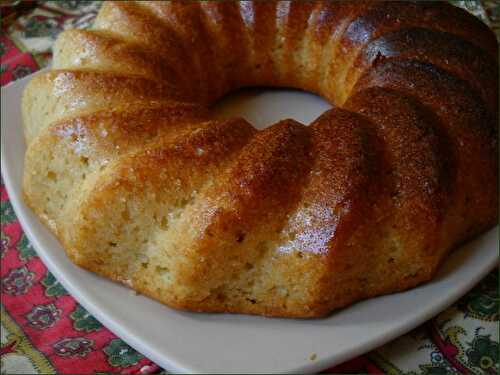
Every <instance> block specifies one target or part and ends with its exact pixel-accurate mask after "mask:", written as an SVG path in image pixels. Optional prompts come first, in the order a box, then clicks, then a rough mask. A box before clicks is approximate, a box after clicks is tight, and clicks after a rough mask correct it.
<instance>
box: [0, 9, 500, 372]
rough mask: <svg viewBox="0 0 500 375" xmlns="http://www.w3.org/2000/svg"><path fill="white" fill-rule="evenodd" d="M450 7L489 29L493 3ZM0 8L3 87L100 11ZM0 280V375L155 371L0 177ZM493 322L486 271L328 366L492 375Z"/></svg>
mask: <svg viewBox="0 0 500 375" xmlns="http://www.w3.org/2000/svg"><path fill="white" fill-rule="evenodd" d="M6 3H10V4H8V5H7V4H6ZM455 3H456V4H457V5H459V6H462V7H464V8H467V9H468V10H470V11H471V12H472V13H474V14H475V15H476V16H478V17H480V18H481V19H483V21H485V22H486V23H487V24H488V25H489V26H490V27H492V28H493V29H495V31H496V32H497V33H498V30H499V29H498V27H499V23H500V22H499V21H500V3H499V2H498V1H495V0H492V1H482V2H471V1H456V2H455ZM0 4H2V5H1V8H0V11H1V17H2V34H1V36H0V56H1V68H0V69H1V70H0V72H1V85H2V86H3V85H5V84H7V83H9V82H10V81H13V80H16V79H18V78H21V77H23V76H26V75H28V74H30V73H32V72H34V71H36V70H37V69H39V68H41V67H43V66H45V65H46V64H47V63H48V62H49V61H50V57H51V53H50V48H51V46H52V43H53V42H54V39H55V38H56V36H57V34H58V33H59V32H61V31H62V30H64V29H68V28H85V27H88V26H89V25H90V23H91V21H92V20H93V19H94V17H95V15H96V14H97V11H98V8H99V3H98V2H91V1H75V0H70V1H61V2H55V1H48V2H34V1H25V2H20V1H10V2H9V1H7V2H4V1H3V2H0ZM497 35H498V34H497ZM0 278H1V293H2V294H1V350H0V353H1V372H2V373H23V374H31V373H71V374H74V373H97V372H113V373H141V374H146V373H162V372H163V370H162V369H161V368H159V367H158V366H157V365H155V364H154V363H152V362H151V361H150V360H148V359H147V358H145V357H144V356H143V355H142V354H140V353H138V352H137V351H135V350H134V349H132V348H131V347H130V346H128V345H127V344H126V343H125V342H123V341H122V340H121V339H119V338H118V337H116V336H115V335H114V334H113V333H111V332H110V331H109V330H108V329H106V327H103V326H102V324H101V323H100V322H99V321H98V320H96V319H95V318H94V317H93V316H92V315H90V314H89V313H88V312H87V311H85V309H84V308H83V307H81V306H80V305H79V304H78V303H77V302H76V301H75V300H74V299H73V298H72V297H71V296H70V295H68V293H67V292H66V290H64V288H63V287H62V285H61V284H59V282H58V281H57V280H56V279H55V278H54V276H53V275H52V274H51V273H50V272H49V271H48V270H47V268H46V267H45V265H44V264H43V263H42V261H41V260H40V259H39V258H38V256H37V255H36V253H35V251H34V250H33V248H32V247H31V245H30V243H29V242H28V240H27V238H26V236H25V234H24V233H23V230H22V228H21V226H20V224H19V222H18V221H17V218H16V215H15V213H14V211H13V209H12V206H11V204H10V202H9V198H8V196H7V192H6V191H5V187H4V186H3V183H2V185H1V272H0ZM498 321H499V293H498V270H495V271H494V272H492V273H491V274H489V275H488V276H487V277H486V278H485V279H484V280H483V281H482V282H481V283H479V284H478V285H477V286H476V287H475V288H474V289H473V290H472V291H471V292H470V293H469V294H467V295H466V296H465V297H463V298H462V299H460V301H458V302H457V303H456V304H455V305H453V306H452V307H450V308H448V309H447V310H446V311H444V312H442V313H441V314H439V315H438V316H437V317H435V318H434V319H432V320H430V321H429V322H427V323H425V324H424V325H422V326H420V327H418V328H417V329H415V330H413V331H412V332H410V333H408V334H406V335H404V336H402V337H400V338H398V339H396V340H394V341H393V342H391V343H389V344H386V345H384V346H382V347H380V348H378V349H377V350H375V351H373V352H371V353H368V354H365V355H363V356H361V357H358V358H355V359H353V360H351V361H349V362H347V363H344V364H342V365H340V366H336V367H334V368H333V369H330V370H329V372H337V373H353V372H366V373H390V374H402V373H412V374H416V373H423V374H445V373H465V374H467V373H477V374H481V373H487V374H497V373H498V372H499V370H500V367H499V345H498V341H499V337H498V336H499V334H498V328H499V324H498ZM163 373H164V372H163Z"/></svg>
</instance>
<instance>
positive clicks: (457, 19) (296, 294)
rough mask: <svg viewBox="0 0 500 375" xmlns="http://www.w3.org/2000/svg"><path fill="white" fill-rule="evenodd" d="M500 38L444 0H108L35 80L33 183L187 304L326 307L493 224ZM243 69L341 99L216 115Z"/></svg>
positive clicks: (113, 270)
mask: <svg viewBox="0 0 500 375" xmlns="http://www.w3.org/2000/svg"><path fill="white" fill-rule="evenodd" d="M497 53H498V44H497V41H496V39H495V36H494V34H493V33H492V32H491V31H490V30H489V29H488V28H487V27H486V26H485V25H483V24H482V23H481V22H480V21H479V20H477V19H476V18H475V17H473V16H471V15H469V14H467V13H466V12H465V11H462V10H461V9H459V8H456V7H453V6H451V5H449V4H447V3H443V2H437V3H433V2H421V3H415V2H393V1H389V2H380V1H375V2H369V1H367V2H365V1H353V2H337V1H276V2H275V1H255V2H252V1H242V2H224V1H222V2H219V1H208V2H185V1H183V2H157V1H151V2H105V3H104V4H103V5H102V8H101V10H100V12H99V14H98V16H97V19H96V21H95V24H94V26H93V28H92V29H91V30H86V31H84V30H69V31H65V32H63V33H62V34H61V35H60V36H59V38H58V40H57V42H56V44H55V47H54V61H53V66H52V70H50V71H48V72H45V73H43V74H40V75H38V76H36V77H35V78H33V79H32V80H31V82H30V83H29V84H28V86H27V88H26V90H25V92H24V95H23V100H22V113H23V121H24V132H25V138H26V142H27V145H28V148H27V152H26V160H25V169H24V196H25V200H26V203H27V204H28V205H29V206H30V207H31V208H32V209H33V211H34V212H35V213H36V214H37V215H38V216H39V217H40V219H41V220H42V221H43V222H44V223H45V224H46V225H47V226H48V227H49V228H50V229H51V230H52V231H53V233H54V234H55V235H56V236H57V237H58V239H59V240H60V242H61V243H62V245H63V247H64V248H65V250H66V252H67V254H68V256H69V257H70V258H71V259H72V261H73V262H74V263H76V264H77V265H79V266H81V267H83V268H85V269H88V270H90V271H93V272H96V273H98V274H100V275H103V276H105V277H108V278H110V279H113V280H116V281H119V282H122V283H125V284H127V285H129V286H130V287H131V288H133V289H135V290H137V291H139V292H140V293H142V294H145V295H148V296H151V297H152V298H154V299H156V300H158V301H161V302H162V303H165V304H167V305H169V306H172V307H174V308H179V309H187V310H192V311H205V312H232V313H246V314H260V315H267V316H283V317H318V316H323V315H325V314H328V313H330V312H331V311H332V310H334V309H336V308H339V307H342V306H346V305H348V304H351V303H353V302H355V301H357V300H360V299H364V298H368V297H372V296H376V295H380V294H384V293H391V292H395V291H401V290H404V289H407V288H411V287H414V286H416V285H417V284H419V283H422V282H424V281H427V280H430V279H431V278H432V276H433V275H434V273H435V271H436V269H437V268H438V267H439V265H440V263H441V262H442V261H443V259H444V258H445V257H446V255H447V254H448V252H449V251H450V250H451V249H452V248H453V247H455V246H457V245H458V244H460V243H462V242H463V241H466V240H468V239H470V238H472V237H474V236H476V235H478V234H479V233H481V232H484V231H485V230H487V229H488V228H490V227H492V226H493V225H495V224H496V222H497V217H498V145H497V134H498V123H497V119H498V56H497ZM247 86H278V87H290V88H299V89H302V90H306V91H309V92H313V93H316V94H318V95H321V96H322V97H324V98H326V99H327V100H328V101H329V102H330V103H331V104H332V105H333V107H334V108H333V109H332V110H329V111H327V112H325V113H324V114H322V115H321V116H320V117H319V118H318V119H316V120H315V121H314V122H313V123H312V124H311V125H310V126H304V125H303V124H300V123H298V122H296V121H293V120H283V121H280V122H279V123H277V124H275V125H273V126H270V127H268V128H266V129H265V130H262V131H257V130H256V129H254V128H253V127H252V126H251V125H250V124H249V123H248V122H246V121H245V120H243V119H241V118H234V119H225V120H223V119H219V118H216V117H214V116H213V115H212V114H211V111H210V107H211V105H212V104H213V103H215V102H216V101H217V100H218V99H219V98H221V97H222V96H224V95H226V94H227V93H229V92H231V91H233V90H236V89H238V88H241V87H247Z"/></svg>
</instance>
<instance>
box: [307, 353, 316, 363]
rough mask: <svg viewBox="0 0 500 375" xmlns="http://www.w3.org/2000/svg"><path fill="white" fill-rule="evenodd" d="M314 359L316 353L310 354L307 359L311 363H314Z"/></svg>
mask: <svg viewBox="0 0 500 375" xmlns="http://www.w3.org/2000/svg"><path fill="white" fill-rule="evenodd" d="M316 357H317V355H316V353H312V354H311V355H310V356H309V359H310V360H311V361H314V360H315V359H316Z"/></svg>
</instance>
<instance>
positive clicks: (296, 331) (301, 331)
mask: <svg viewBox="0 0 500 375" xmlns="http://www.w3.org/2000/svg"><path fill="white" fill-rule="evenodd" d="M26 82H27V80H26V79H24V80H21V81H17V82H15V83H13V84H11V85H9V86H8V87H6V88H3V89H2V107H1V109H2V126H1V128H2V133H1V135H2V174H3V177H4V180H5V184H6V186H7V190H8V192H9V195H10V198H11V201H12V204H13V206H14V209H15V211H16V213H17V215H18V218H19V220H20V221H21V224H22V226H23V228H24V230H25V231H26V234H27V235H28V237H29V239H30V240H31V242H32V244H33V245H34V247H35V249H36V250H37V251H38V254H39V255H40V257H41V258H42V259H43V261H44V262H45V264H46V265H47V266H48V268H49V269H50V271H52V272H53V273H54V274H55V276H56V277H57V278H58V279H59V281H60V282H61V283H62V284H63V285H64V287H66V289H68V291H69V292H70V293H71V294H72V295H73V296H74V297H75V298H76V299H77V300H78V301H79V302H80V303H81V304H82V305H83V306H84V307H85V308H87V309H88V310H89V311H90V312H91V313H92V314H94V315H95V316H96V317H97V318H98V319H99V320H100V321H101V322H102V323H103V324H104V325H105V326H107V327H108V328H109V329H111V330H112V331H113V332H114V333H116V334H117V335H118V336H120V337H121V338H123V339H124V340H125V341H127V342H128V343H129V344H130V345H131V346H133V347H134V348H135V349H137V350H138V351H140V352H142V353H143V354H144V355H146V356H147V357H149V358H151V359H152V360H154V361H155V362H157V363H158V364H159V365H160V366H163V367H164V368H165V369H167V370H169V371H173V372H209V373H220V372H223V373H230V372H232V373H235V372H245V373H252V372H253V373H256V372H282V373H283V372H295V373H303V372H315V371H319V370H322V369H325V368H327V367H328V366H331V365H333V364H337V363H340V362H343V361H345V360H348V359H350V358H352V357H354V356H356V355H359V354H361V353H364V352H367V351H369V350H371V349H373V348H375V347H377V346H379V345H381V344H383V343H385V342H387V341H389V340H391V339H393V338H395V337H397V336H399V335H401V334H403V333H405V332H407V331H409V330H410V329H412V328H414V327H416V326H417V325H419V324H421V323H423V322H424V321H426V320H427V319H429V318H431V317H432V316H434V315H436V314H437V313H439V312H440V311H441V310H443V309H444V308H446V307H447V306H448V305H450V304H451V303H453V302H454V301H455V300H457V299H458V298H459V297H460V296H462V295H463V294H464V293H466V292H467V291H468V290H469V289H470V288H471V287H473V286H474V284H476V283H477V282H478V281H479V280H480V279H481V278H482V277H483V276H484V275H486V273H487V272H488V271H490V270H491V269H492V268H493V267H494V266H495V264H497V262H498V229H497V228H495V229H493V230H491V231H490V232H489V233H487V234H485V235H483V236H481V237H480V238H479V239H477V240H476V241H474V242H471V243H469V244H467V245H466V246H464V247H462V248H461V249H459V250H457V251H455V252H454V253H453V254H452V255H451V256H450V259H449V260H448V261H447V262H446V264H445V266H444V267H443V268H442V269H441V271H440V272H439V275H438V276H437V277H436V278H435V280H433V281H432V282H430V283H428V284H426V285H423V286H420V287H418V288H415V289H413V290H410V291H407V292H404V293H397V294H393V295H389V296H384V297H379V298H374V299H371V300H368V301H364V302H361V303H357V304H355V305H354V306H351V307H349V308H346V309H344V310H341V311H338V312H336V313H334V314H333V315H332V316H330V317H329V318H326V319H318V320H292V319H288V320H287V319H269V318H261V317H252V316H243V315H223V314H195V313H184V312H179V311H175V310H172V309H170V308H168V307H165V306H163V305H160V304H159V303H156V302H154V301H152V300H150V299H148V298H146V297H143V296H136V295H134V294H133V293H132V292H131V291H130V290H128V289H126V288H125V287H123V286H121V285H118V284H115V283H113V282H110V281H108V280H105V279H102V278H100V277H97V276H95V275H93V274H91V273H89V272H86V271H84V270H81V269H79V268H77V267H76V266H74V265H73V264H72V263H70V261H69V260H68V258H67V257H66V256H65V254H64V251H63V249H62V248H61V246H60V244H59V243H58V241H57V240H56V239H55V238H54V237H53V236H52V235H51V234H50V233H49V231H48V230H47V229H45V227H43V226H42V225H41V224H40V223H39V222H38V221H37V219H36V218H35V216H34V215H33V214H32V213H31V211H30V210H29V209H27V208H26V206H25V205H24V204H23V202H22V200H21V176H22V171H23V156H24V151H25V144H24V140H23V135H22V130H21V118H20V110H19V105H20V98H21V92H22V89H23V87H24V86H25V84H26ZM226 102H227V101H226ZM327 108H328V104H327V103H325V102H324V101H322V100H321V99H319V98H317V97H315V96H312V95H308V94H305V93H300V92H296V91H282V90H280V91H265V92H258V91H252V92H250V93H247V94H244V95H242V96H239V98H237V99H234V100H232V103H230V104H229V106H228V105H225V106H224V105H223V106H222V107H221V108H219V109H220V112H221V113H226V114H241V115H243V116H244V117H246V118H247V119H248V120H250V121H251V122H252V123H253V124H255V125H256V126H263V125H264V124H266V123H267V124H268V123H271V122H274V121H277V120H279V119H281V118H283V117H292V118H295V119H297V120H299V121H303V122H305V123H308V122H309V121H311V120H312V119H314V118H315V117H316V116H317V115H319V114H320V113H321V112H322V111H324V110H325V109H327ZM297 276H299V275H297ZM313 353H315V354H316V358H315V360H311V359H310V358H311V354H313Z"/></svg>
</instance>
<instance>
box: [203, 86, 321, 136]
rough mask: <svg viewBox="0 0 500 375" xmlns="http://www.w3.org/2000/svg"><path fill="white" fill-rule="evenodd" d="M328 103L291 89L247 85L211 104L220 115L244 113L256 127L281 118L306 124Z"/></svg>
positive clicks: (263, 126) (267, 124)
mask: <svg viewBox="0 0 500 375" xmlns="http://www.w3.org/2000/svg"><path fill="white" fill-rule="evenodd" d="M330 108H331V105H330V104H329V103H328V102H327V101H326V100H324V99H323V98H321V97H320V96H317V95H314V94H311V93H308V92H304V91H299V90H292V89H268V88H262V89H261V88H250V89H241V90H238V91H235V92H232V93H230V94H229V95H226V96H225V97H223V98H222V99H221V100H219V101H218V102H217V103H216V104H215V105H214V106H213V107H212V112H213V114H215V115H216V116H217V117H219V118H228V117H243V118H244V119H245V120H247V121H248V122H249V123H251V124H252V125H253V126H254V127H256V128H257V129H264V128H267V127H268V126H270V125H272V124H274V123H276V122H278V121H280V120H284V119H288V118H291V119H294V120H296V121H299V122H301V123H303V124H306V125H309V124H310V123H311V122H312V121H314V120H315V119H316V118H317V117H318V116H320V115H321V114H322V113H323V112H325V111H326V110H328V109H330Z"/></svg>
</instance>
